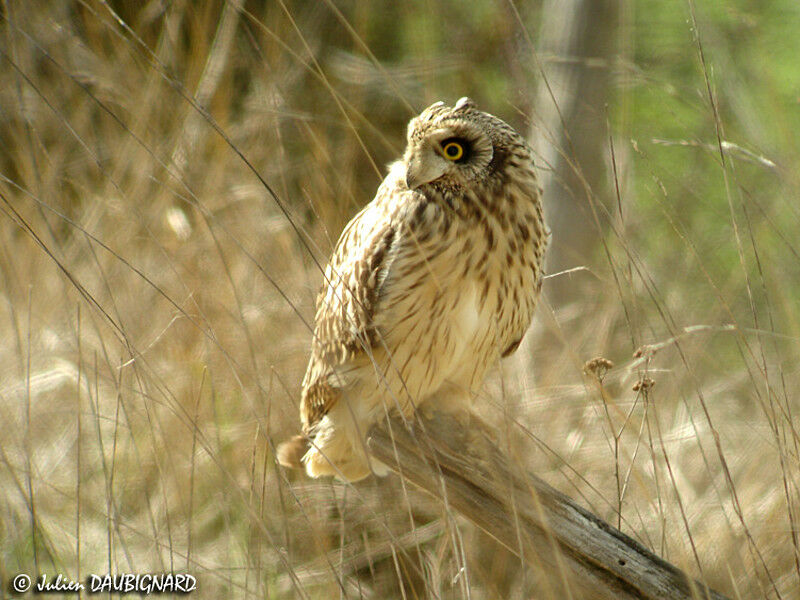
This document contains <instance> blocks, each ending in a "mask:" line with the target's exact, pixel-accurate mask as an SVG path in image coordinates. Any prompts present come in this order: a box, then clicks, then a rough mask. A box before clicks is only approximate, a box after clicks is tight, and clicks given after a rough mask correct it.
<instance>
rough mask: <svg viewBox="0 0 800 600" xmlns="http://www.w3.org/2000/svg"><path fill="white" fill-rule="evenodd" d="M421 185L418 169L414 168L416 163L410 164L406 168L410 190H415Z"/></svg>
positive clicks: (407, 183)
mask: <svg viewBox="0 0 800 600" xmlns="http://www.w3.org/2000/svg"><path fill="white" fill-rule="evenodd" d="M420 185H422V182H421V181H420V178H419V175H418V174H417V171H416V170H415V169H414V165H413V164H411V165H409V166H408V169H407V170H406V186H407V187H408V189H410V190H415V189H417V188H418V187H419V186H420Z"/></svg>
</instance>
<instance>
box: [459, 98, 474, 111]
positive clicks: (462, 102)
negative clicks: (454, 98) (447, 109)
mask: <svg viewBox="0 0 800 600" xmlns="http://www.w3.org/2000/svg"><path fill="white" fill-rule="evenodd" d="M463 108H478V106H477V105H476V104H475V101H474V100H472V98H468V97H467V96H463V97H462V98H459V99H458V102H456V106H455V110H461V109H463Z"/></svg>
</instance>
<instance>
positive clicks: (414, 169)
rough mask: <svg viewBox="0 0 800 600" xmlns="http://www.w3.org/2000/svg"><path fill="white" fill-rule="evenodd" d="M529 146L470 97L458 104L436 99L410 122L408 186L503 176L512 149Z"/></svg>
mask: <svg viewBox="0 0 800 600" xmlns="http://www.w3.org/2000/svg"><path fill="white" fill-rule="evenodd" d="M514 150H516V151H517V152H516V153H519V151H524V154H525V155H527V156H528V157H529V152H528V150H527V144H526V143H525V141H524V140H523V139H522V137H521V136H520V135H519V134H517V133H516V132H515V131H514V130H513V129H512V128H511V127H509V126H508V125H507V124H506V123H504V122H503V121H501V120H500V119H498V118H497V117H495V116H493V115H490V114H488V113H485V112H482V111H480V110H478V109H477V107H476V106H475V103H474V102H473V101H472V100H470V99H469V98H466V97H464V98H461V99H460V100H459V101H458V102H456V104H455V106H453V107H450V106H445V104H444V102H437V103H436V104H432V105H431V106H429V107H428V108H426V109H425V110H424V111H422V113H421V114H420V115H419V116H418V117H415V118H414V119H412V120H411V122H410V123H409V124H408V146H407V147H406V151H405V154H404V155H403V164H404V165H405V167H406V184H407V185H408V187H409V189H417V188H419V187H420V186H423V185H425V184H428V183H431V182H436V181H442V182H446V183H448V184H451V185H464V186H471V185H474V184H475V183H484V184H489V183H491V178H492V177H493V176H496V177H500V176H501V175H500V174H501V172H502V169H503V168H504V167H505V164H504V163H505V162H506V158H507V157H508V153H509V152H510V151H514Z"/></svg>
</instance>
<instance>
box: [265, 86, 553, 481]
mask: <svg viewBox="0 0 800 600" xmlns="http://www.w3.org/2000/svg"><path fill="white" fill-rule="evenodd" d="M548 237H549V232H548V230H547V228H546V226H545V224H544V220H543V216H542V204H541V189H540V187H539V185H538V183H537V179H536V173H535V171H534V163H533V157H532V151H531V148H530V147H529V146H528V144H527V143H526V142H525V140H524V139H523V138H522V136H520V135H519V134H518V133H517V132H516V131H514V130H513V129H512V128H511V127H510V126H509V125H507V124H506V123H504V122H503V121H502V120H500V119H499V118H497V117H495V116H493V115H490V114H488V113H485V112H482V111H480V110H478V108H477V107H476V105H475V103H474V102H473V101H472V100H470V99H469V98H461V99H460V100H459V101H458V102H456V104H455V106H452V107H450V106H446V105H445V104H444V103H443V102H437V103H436V104H433V105H431V106H429V107H428V108H426V109H425V110H424V111H423V112H422V113H421V114H420V115H419V116H417V117H415V118H414V119H412V120H411V122H410V123H409V125H408V135H407V146H406V150H405V153H404V155H403V158H402V159H401V160H399V161H397V162H395V163H393V164H392V165H391V166H390V167H389V173H388V175H387V176H386V178H385V179H384V180H383V182H382V183H381V185H380V187H379V188H378V192H377V194H376V196H375V199H374V200H373V201H372V202H370V203H369V204H368V205H367V206H366V207H364V209H363V210H361V212H359V213H358V214H357V215H356V216H355V217H354V218H353V219H352V220H351V221H350V223H349V224H348V225H347V226H346V227H345V229H344V231H343V232H342V235H341V237H340V238H339V241H338V243H337V244H336V248H335V250H334V252H333V256H332V257H331V259H330V263H329V264H328V266H327V268H326V270H325V275H324V283H323V285H322V290H321V292H320V294H319V296H318V299H317V310H316V325H315V331H314V337H313V341H312V343H311V358H310V360H309V363H308V369H307V371H306V375H305V378H304V380H303V386H302V398H301V409H300V415H301V421H302V432H303V433H302V435H298V436H295V437H294V438H292V439H290V440H289V441H287V442H285V443H283V444H281V445H280V446H279V448H278V460H279V462H280V463H281V464H283V465H285V466H290V467H304V468H305V470H306V472H307V473H308V475H310V476H311V477H319V476H322V475H333V476H334V477H337V478H339V479H341V480H345V481H356V480H359V479H362V478H364V477H366V476H367V475H369V474H370V473H373V472H375V473H378V474H381V473H382V472H384V471H385V467H384V466H383V465H380V464H378V463H376V461H375V460H374V459H371V458H370V456H369V454H368V452H367V450H366V445H365V435H366V433H367V430H368V429H369V428H370V426H371V425H373V424H374V423H375V422H377V421H378V420H379V419H381V418H383V417H384V416H386V415H388V414H391V413H395V412H400V413H403V414H404V415H407V416H410V415H411V413H413V411H414V410H416V409H417V408H418V407H419V406H420V405H425V404H427V405H428V406H430V407H432V408H437V409H439V408H444V409H446V410H452V409H460V408H463V409H464V410H469V407H470V403H471V398H473V397H474V396H475V392H476V391H478V389H479V388H480V386H481V384H482V382H483V380H484V377H485V375H486V373H487V371H488V370H489V369H490V368H491V367H492V366H494V365H495V364H496V363H497V362H498V361H499V360H500V358H503V357H506V356H509V355H510V354H511V353H513V352H514V351H515V350H516V349H517V347H518V346H519V344H520V341H521V340H522V336H523V335H524V334H525V331H526V330H527V329H528V326H529V325H530V322H531V318H532V315H533V310H534V306H535V305H536V301H537V298H538V296H539V292H540V290H541V286H542V263H543V259H544V253H545V249H546V246H547V240H548ZM445 407H446V408H445Z"/></svg>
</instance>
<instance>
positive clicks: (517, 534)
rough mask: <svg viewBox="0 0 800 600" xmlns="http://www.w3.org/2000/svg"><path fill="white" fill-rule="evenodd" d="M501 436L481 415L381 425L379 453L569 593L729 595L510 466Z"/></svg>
mask: <svg viewBox="0 0 800 600" xmlns="http://www.w3.org/2000/svg"><path fill="white" fill-rule="evenodd" d="M496 438H497V435H496V434H495V433H493V432H492V430H491V428H489V427H488V426H487V425H486V424H484V423H482V422H480V421H479V420H478V419H476V418H471V417H466V416H461V415H459V416H454V415H452V414H446V413H430V414H427V415H417V416H416V417H415V420H414V422H413V427H412V429H411V430H410V429H409V428H407V427H406V425H405V424H404V422H403V420H402V419H401V418H400V417H394V418H392V419H390V420H388V421H385V422H383V423H381V424H380V425H377V426H375V427H373V428H372V429H371V430H370V432H369V435H368V442H367V444H368V446H369V449H370V451H371V452H372V454H373V455H374V456H375V457H376V458H377V459H378V460H380V461H381V462H383V463H385V464H386V465H387V466H388V467H389V468H390V469H391V470H393V471H394V472H396V473H397V474H399V475H400V476H401V477H404V478H405V479H406V480H408V481H410V482H412V483H414V484H416V485H417V486H419V487H420V488H422V489H423V490H425V491H427V492H428V493H430V494H431V495H433V496H435V497H437V498H440V499H442V500H446V502H447V504H448V506H450V507H452V508H453V509H455V510H456V511H458V512H459V513H460V514H461V515H463V516H464V517H465V518H467V519H469V520H470V521H472V522H473V523H475V524H476V525H477V526H478V527H480V528H481V529H483V530H484V531H485V532H487V533H488V534H489V535H491V536H492V537H494V538H495V539H496V540H498V541H499V542H500V543H501V544H503V545H504V546H506V547H507V548H508V549H509V550H510V551H511V552H513V553H515V554H516V555H517V556H519V557H520V559H521V560H522V561H523V562H525V564H526V565H528V566H530V567H531V568H533V569H537V570H540V571H542V570H547V571H549V572H550V573H551V574H554V575H555V577H553V576H550V577H548V579H552V580H554V581H555V584H554V585H556V586H557V587H558V586H560V592H561V593H567V594H569V596H565V597H577V598H580V597H585V598H615V599H626V598H640V599H641V598H645V599H656V598H658V599H665V600H673V599H674V600H678V599H687V598H697V599H701V598H702V599H708V600H721V599H724V598H725V597H724V596H722V595H721V594H719V593H717V592H715V591H713V590H711V589H709V588H708V587H707V586H705V585H704V584H702V583H700V582H698V581H695V580H694V579H692V578H690V577H688V576H687V575H686V574H685V573H683V572H682V571H681V570H680V569H678V568H677V567H675V566H673V565H671V564H670V563H668V562H666V561H665V560H663V559H661V558H659V557H658V556H656V555H655V554H653V553H652V552H650V551H649V550H647V549H646V548H645V547H644V546H642V545H641V544H639V543H638V542H636V541H635V540H633V539H631V538H630V537H628V536H627V535H625V534H623V533H622V532H620V531H618V530H617V529H615V528H614V527H611V526H610V525H609V524H607V523H605V522H604V521H602V520H601V519H600V518H598V517H596V516H595V515H593V514H591V513H590V512H589V511H587V510H585V509H583V508H581V507H580V506H578V505H577V504H576V503H575V502H573V501H572V500H571V499H570V498H568V497H567V496H565V495H564V494H562V493H560V492H558V491H557V490H555V489H554V488H552V487H550V486H549V485H548V484H547V483H545V482H544V481H542V480H541V479H539V478H538V477H536V476H534V475H532V474H530V473H526V472H524V471H523V470H522V469H521V468H518V467H516V466H515V465H513V464H510V462H509V459H508V456H507V455H506V454H505V453H504V452H503V451H502V450H501V449H500V448H499V447H498V445H497V442H496Z"/></svg>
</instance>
